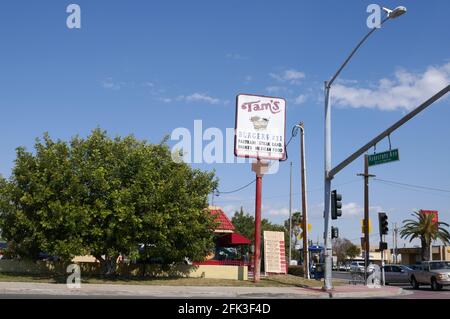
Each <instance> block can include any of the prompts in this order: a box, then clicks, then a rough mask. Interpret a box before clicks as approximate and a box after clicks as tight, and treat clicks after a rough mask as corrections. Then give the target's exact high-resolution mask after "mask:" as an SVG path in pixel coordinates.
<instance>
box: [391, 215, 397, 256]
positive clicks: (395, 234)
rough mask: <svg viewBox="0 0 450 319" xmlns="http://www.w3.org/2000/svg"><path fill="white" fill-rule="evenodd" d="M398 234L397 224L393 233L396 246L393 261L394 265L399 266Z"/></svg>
mask: <svg viewBox="0 0 450 319" xmlns="http://www.w3.org/2000/svg"><path fill="white" fill-rule="evenodd" d="M397 232H398V228H397V223H394V232H393V238H392V239H393V246H394V256H393V261H394V264H397V263H398V261H397Z"/></svg>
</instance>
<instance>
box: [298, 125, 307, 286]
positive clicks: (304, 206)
mask: <svg viewBox="0 0 450 319" xmlns="http://www.w3.org/2000/svg"><path fill="white" fill-rule="evenodd" d="M299 128H300V131H301V138H300V158H301V165H302V169H301V175H302V225H303V273H304V277H305V278H306V279H309V247H308V202H307V197H306V160H305V125H304V124H303V122H302V123H300V124H299Z"/></svg>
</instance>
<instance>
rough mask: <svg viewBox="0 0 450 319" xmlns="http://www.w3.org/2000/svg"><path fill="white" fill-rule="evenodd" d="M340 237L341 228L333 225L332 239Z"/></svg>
mask: <svg viewBox="0 0 450 319" xmlns="http://www.w3.org/2000/svg"><path fill="white" fill-rule="evenodd" d="M335 238H339V228H337V227H333V226H331V239H335Z"/></svg>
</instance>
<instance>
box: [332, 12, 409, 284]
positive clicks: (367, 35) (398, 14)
mask: <svg viewBox="0 0 450 319" xmlns="http://www.w3.org/2000/svg"><path fill="white" fill-rule="evenodd" d="M405 12H406V8H404V7H397V8H396V9H394V10H388V15H387V17H386V18H385V19H384V20H383V21H382V22H381V23H380V25H379V26H378V27H381V25H382V24H384V23H385V22H386V21H387V20H389V19H394V18H397V17H399V16H400V15H402V14H404V13H405ZM377 29H378V28H372V29H371V30H370V32H369V33H367V34H366V35H365V36H364V37H363V38H362V40H361V41H360V42H359V43H358V44H357V45H356V47H355V48H354V49H353V50H352V52H351V53H350V55H349V56H348V57H347V59H345V61H344V63H343V64H342V65H341V66H340V68H339V69H338V71H337V72H336V74H335V75H334V76H333V77H332V78H331V80H330V81H326V82H325V90H324V93H325V143H324V144H325V154H324V158H325V163H324V164H325V165H324V166H325V174H324V175H325V176H324V177H325V178H324V233H323V236H324V245H325V274H324V286H323V289H324V290H331V289H333V284H332V261H333V259H332V258H333V257H332V245H331V233H330V222H331V216H330V204H331V180H332V179H333V176H334V175H331V174H330V171H331V107H330V90H331V85H332V84H333V83H334V81H335V80H336V78H337V77H338V76H339V74H340V73H341V72H342V70H343V69H344V68H345V66H346V65H347V64H348V62H349V61H350V59H351V58H352V57H353V56H354V55H355V53H356V51H358V49H359V48H360V47H361V46H362V45H363V44H364V42H365V41H366V40H367V38H369V37H370V36H371V35H372V34H373V33H374V32H375V31H376V30H377Z"/></svg>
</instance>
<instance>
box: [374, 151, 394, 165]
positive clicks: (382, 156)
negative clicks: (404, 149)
mask: <svg viewBox="0 0 450 319" xmlns="http://www.w3.org/2000/svg"><path fill="white" fill-rule="evenodd" d="M399 160H400V157H399V153H398V149H395V150H389V151H386V152H382V153H377V154H372V155H369V166H375V165H380V164H386V163H390V162H395V161H399Z"/></svg>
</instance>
